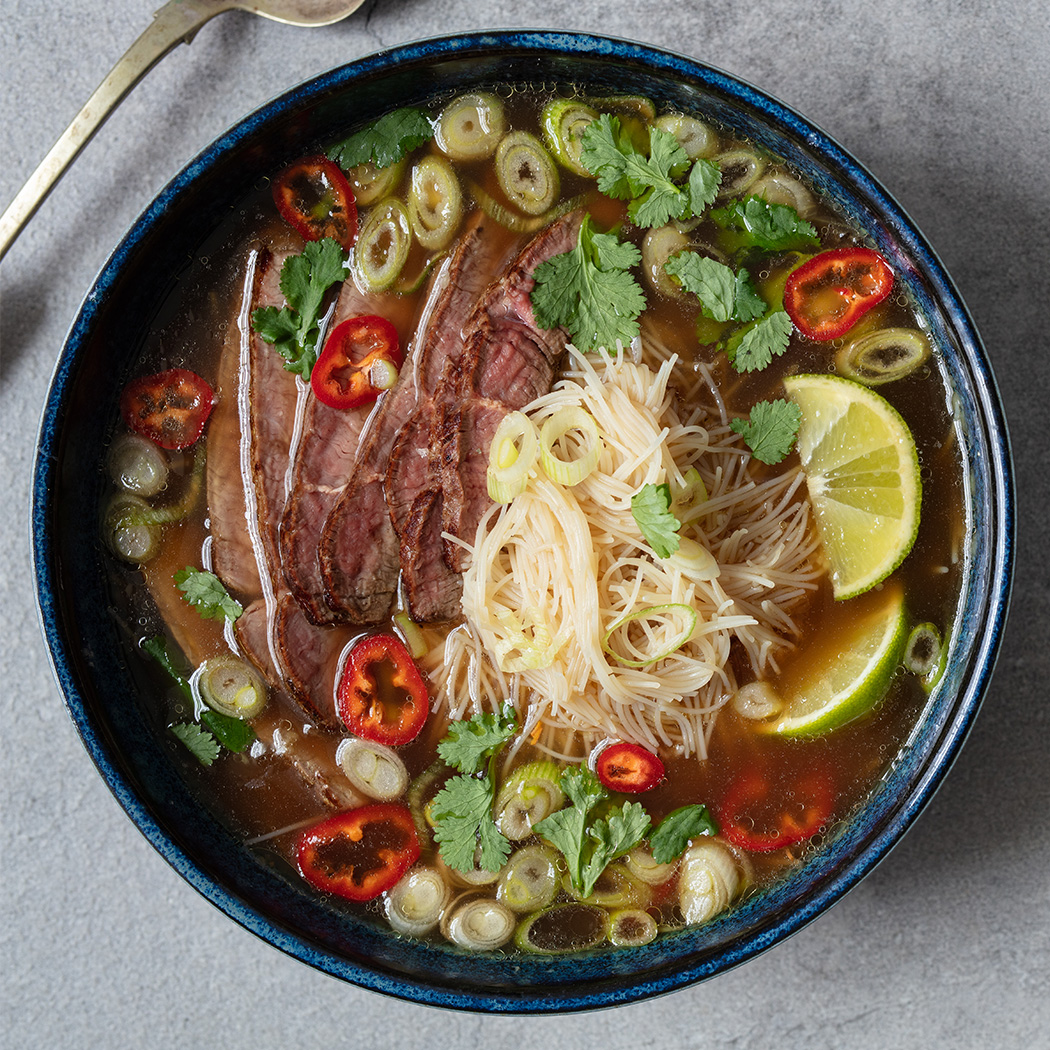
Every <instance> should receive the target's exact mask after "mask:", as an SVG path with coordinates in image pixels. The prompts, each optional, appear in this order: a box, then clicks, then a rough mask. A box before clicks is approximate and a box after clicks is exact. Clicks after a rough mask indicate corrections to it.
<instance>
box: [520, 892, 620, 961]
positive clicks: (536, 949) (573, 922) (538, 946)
mask: <svg viewBox="0 0 1050 1050" xmlns="http://www.w3.org/2000/svg"><path fill="white" fill-rule="evenodd" d="M608 935H609V913H608V912H607V911H606V910H605V909H604V908H599V907H596V906H595V905H593V904H556V905H555V906H554V907H553V908H547V909H546V910H545V911H540V912H537V913H536V914H535V915H530V916H529V917H528V918H527V919H524V920H523V921H522V923H521V924H520V925H519V926H518V928H517V930H516V931H515V933H514V943H515V944H516V945H517V946H518V947H519V948H521V950H522V951H526V952H531V953H533V954H537V955H559V954H561V953H562V952H579V951H585V950H586V949H588V948H597V947H598V945H599V944H601V943H603V942H604V941H605V939H606V938H607V937H608Z"/></svg>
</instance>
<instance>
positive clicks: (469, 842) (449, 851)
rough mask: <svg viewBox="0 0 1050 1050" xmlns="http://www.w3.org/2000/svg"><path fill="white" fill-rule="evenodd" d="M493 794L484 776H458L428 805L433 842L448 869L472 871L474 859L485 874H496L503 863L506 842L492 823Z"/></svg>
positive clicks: (489, 782) (492, 789) (508, 846)
mask: <svg viewBox="0 0 1050 1050" xmlns="http://www.w3.org/2000/svg"><path fill="white" fill-rule="evenodd" d="M494 793H495V792H494V788H493V786H492V780H491V779H490V778H489V777H488V776H487V775H486V776H484V777H481V778H478V777H469V776H458V777H453V778H452V779H451V780H449V781H448V782H447V783H446V784H445V786H444V787H443V788H442V789H441V790H440V791H439V792H438V793H437V794H436V795H435V796H434V799H433V801H432V802H431V803H430V816H431V819H432V820H433V821H434V825H435V826H434V839H435V840H436V842H437V843H438V847H439V849H440V851H441V856H442V858H443V859H444V861H445V863H446V864H447V865H448V866H449V867H450V868H455V869H456V870H457V871H473V870H474V864H475V859H477V863H478V866H479V867H481V868H484V869H485V871H499V870H500V868H502V867H503V865H504V863H506V860H507V857H508V856H509V855H510V842H509V841H508V840H507V838H506V836H505V835H503V833H502V832H500V831H499V829H498V828H497V827H496V825H495V823H493V820H492V801H493V796H494ZM479 853H480V856H478V854H479Z"/></svg>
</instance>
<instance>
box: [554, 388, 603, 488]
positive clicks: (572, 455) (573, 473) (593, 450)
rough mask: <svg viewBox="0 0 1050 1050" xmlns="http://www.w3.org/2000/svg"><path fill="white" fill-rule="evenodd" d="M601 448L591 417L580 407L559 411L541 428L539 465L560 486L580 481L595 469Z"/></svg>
mask: <svg viewBox="0 0 1050 1050" xmlns="http://www.w3.org/2000/svg"><path fill="white" fill-rule="evenodd" d="M602 448H603V442H602V436H601V434H600V432H599V431H598V424H597V422H596V421H595V418H594V416H592V415H591V414H590V412H588V411H587V410H586V409H585V408H581V407H580V406H579V405H567V406H566V407H565V408H559V409H558V411H557V412H555V413H554V415H552V416H551V417H550V418H549V419H547V420H545V421H544V424H543V426H542V427H541V428H540V463H541V464H542V465H543V471H544V473H545V474H546V475H547V477H549V478H550V479H551V481H556V482H557V483H558V484H559V485H567V486H569V487H571V486H573V485H578V484H579V483H580V482H581V481H583V479H584V478H586V477H587V476H588V475H589V474H590V473H591V472H592V471H593V470H594V468H595V467H597V466H598V460H599V459H600V458H601V454H602ZM559 453H560V454H559ZM563 456H564V457H565V458H562V457H563Z"/></svg>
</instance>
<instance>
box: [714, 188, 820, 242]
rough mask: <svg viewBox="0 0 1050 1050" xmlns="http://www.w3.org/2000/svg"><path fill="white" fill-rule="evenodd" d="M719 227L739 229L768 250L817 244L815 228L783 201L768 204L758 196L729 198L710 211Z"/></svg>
mask: <svg viewBox="0 0 1050 1050" xmlns="http://www.w3.org/2000/svg"><path fill="white" fill-rule="evenodd" d="M711 218H712V219H714V221H715V222H716V223H717V224H718V225H719V226H721V227H722V228H723V229H727V228H732V229H737V230H742V231H743V232H744V233H746V234H747V239H748V241H750V243H751V244H753V245H755V246H756V247H758V248H768V249H770V250H771V251H777V250H786V249H788V248H808V247H813V246H816V245H818V244H819V243H820V238H818V237H817V231H816V228H815V227H814V226H813V224H812V223H810V222H807V221H806V220H805V219H803V218H801V217H800V216H799V214H798V212H797V211H796V210H795V209H794V208H792V207H789V206H788V205H786V204H771V203H769V201H765V200H763V199H762V198H761V197H745V198H744V199H743V200H733V201H730V202H729V203H728V204H727V205H726V206H725V207H724V208H718V209H716V210H715V211H713V212H712V213H711Z"/></svg>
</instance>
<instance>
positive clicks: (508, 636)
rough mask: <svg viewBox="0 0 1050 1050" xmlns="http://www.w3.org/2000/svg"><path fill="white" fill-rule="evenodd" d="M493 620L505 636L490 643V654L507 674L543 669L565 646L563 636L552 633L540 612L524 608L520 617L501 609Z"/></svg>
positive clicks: (540, 610)
mask: <svg viewBox="0 0 1050 1050" xmlns="http://www.w3.org/2000/svg"><path fill="white" fill-rule="evenodd" d="M496 620H497V621H498V622H499V624H500V626H501V627H502V628H503V631H504V634H503V637H500V638H497V639H496V641H495V642H494V643H493V651H494V652H495V654H496V662H497V663H498V664H499V666H500V670H502V671H506V672H507V673H508V674H517V673H518V672H519V671H542V670H545V669H546V668H548V667H550V665H551V664H552V663H554V659H555V657H556V656H557V655H558V653H559V652H560V651H561V648H562V646H563V645H564V644H565V637H564V635H563V634H562V635H559V636H558V637H555V636H554V635H553V634H551V628H550V623H549V622H548V620H547V616H546V614H545V613H544V612H543V610H542V609H525V610H523V612H522V613H521V617H520V618H519V617H518V616H516V615H515V614H514V613H513V612H511V611H510V610H509V609H502V610H500V611H499V612H497V613H496Z"/></svg>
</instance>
